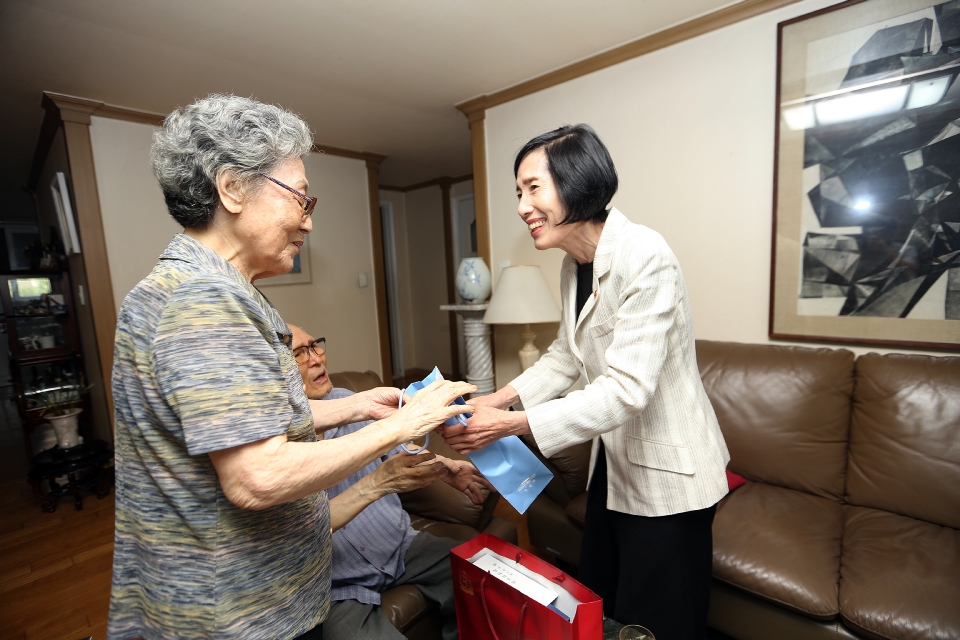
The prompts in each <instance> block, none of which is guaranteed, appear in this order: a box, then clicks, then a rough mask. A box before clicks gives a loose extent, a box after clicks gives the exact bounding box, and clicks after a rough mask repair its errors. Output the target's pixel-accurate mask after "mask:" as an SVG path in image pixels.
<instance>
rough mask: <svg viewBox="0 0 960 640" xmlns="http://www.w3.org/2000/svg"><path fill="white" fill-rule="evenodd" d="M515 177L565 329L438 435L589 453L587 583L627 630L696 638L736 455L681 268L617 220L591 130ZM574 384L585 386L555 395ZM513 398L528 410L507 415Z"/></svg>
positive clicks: (609, 170) (547, 137) (566, 135)
mask: <svg viewBox="0 0 960 640" xmlns="http://www.w3.org/2000/svg"><path fill="white" fill-rule="evenodd" d="M514 174H515V175H516V179H517V196H518V198H519V200H520V205H519V210H518V212H519V214H520V217H521V218H522V219H523V221H524V223H525V224H526V225H527V227H528V229H529V231H530V235H531V237H532V238H533V242H534V244H535V246H536V248H537V249H540V250H544V249H551V248H559V249H562V250H563V251H565V252H566V254H567V255H566V257H565V258H564V261H563V267H562V271H561V276H560V290H561V296H562V298H563V312H562V316H561V322H560V331H559V333H558V336H557V339H556V341H554V343H553V344H552V345H551V346H550V348H549V350H548V352H547V353H546V354H545V355H544V356H543V357H542V358H541V359H540V360H539V361H538V362H537V363H536V364H535V365H534V366H533V367H531V368H530V369H528V370H527V371H525V372H524V373H523V374H521V375H520V376H519V377H517V378H516V379H515V380H513V381H512V382H511V383H510V384H508V385H507V386H505V387H503V388H502V389H500V390H499V391H498V392H496V393H494V394H491V395H489V396H483V397H479V398H475V399H473V400H472V401H471V402H472V403H474V404H475V405H476V413H475V414H474V417H473V418H472V419H471V420H470V421H469V422H468V424H467V426H466V427H455V428H446V429H445V432H444V436H445V437H446V438H447V441H448V442H449V444H450V445H451V446H453V448H454V449H457V450H458V451H460V452H463V453H466V452H471V451H475V450H477V449H480V448H482V447H484V446H486V445H487V444H489V443H490V442H492V441H494V440H496V439H497V438H500V437H503V436H506V435H518V434H523V433H532V434H533V437H534V438H535V440H536V442H537V445H538V446H539V448H540V450H541V451H542V453H543V454H544V455H546V456H550V455H552V454H554V453H556V452H558V451H560V450H562V449H565V448H566V447H569V446H571V445H574V444H578V443H581V442H586V441H593V449H592V453H591V463H590V481H589V485H588V487H589V496H588V501H587V512H586V520H585V524H584V536H583V546H582V551H581V562H580V579H581V581H582V582H583V583H584V584H585V585H586V586H588V587H590V588H591V589H593V590H594V591H595V592H596V593H597V594H598V595H600V596H601V597H602V598H603V601H604V612H605V614H606V615H607V616H609V617H612V618H614V619H615V620H617V621H619V622H622V623H625V624H641V625H644V626H646V627H647V628H649V629H650V631H652V632H653V634H654V635H655V636H656V637H657V639H658V640H672V639H678V638H691V639H692V638H697V639H702V638H703V636H704V633H705V629H706V618H707V607H708V604H709V594H710V572H711V563H712V553H713V552H712V549H713V540H712V535H711V525H712V522H713V516H714V513H715V510H716V504H717V502H718V501H719V500H720V499H721V498H722V497H723V496H724V495H725V494H726V492H727V483H726V476H725V473H724V469H725V468H726V465H727V462H728V461H729V454H728V453H727V448H726V445H725V444H724V441H723V435H722V434H721V432H720V428H719V426H718V424H717V418H716V416H715V414H714V412H713V408H712V407H711V405H710V401H709V399H708V398H707V395H706V392H705V391H704V389H703V385H702V384H701V382H700V375H699V372H698V369H697V361H696V353H695V348H694V336H693V319H692V317H691V315H690V303H689V300H688V298H687V291H686V287H685V285H684V281H683V275H682V274H681V272H680V265H679V264H678V263H677V259H676V256H674V254H673V252H672V251H671V250H670V248H669V247H668V246H667V244H666V242H665V241H664V239H663V237H661V236H660V235H659V234H658V233H656V232H655V231H652V230H651V229H648V228H646V227H644V226H642V225H638V224H634V223H632V222H630V221H629V220H627V218H626V217H624V215H623V214H622V213H620V212H619V211H617V209H615V208H608V207H609V203H610V200H611V199H612V198H613V195H614V193H616V190H617V186H618V180H617V173H616V169H615V168H614V165H613V161H612V160H611V159H610V155H609V153H608V152H607V149H606V147H604V145H603V143H602V142H601V141H600V139H599V138H598V137H597V135H596V133H594V131H593V130H592V129H591V128H590V127H588V126H586V125H576V126H565V127H561V128H560V129H557V130H555V131H551V132H548V133H545V134H543V135H541V136H538V137H537V138H534V139H533V140H531V141H530V142H528V143H527V144H526V145H525V146H524V147H523V148H522V149H521V150H520V152H519V153H518V154H517V158H516V162H515V165H514ZM579 377H582V378H583V380H584V382H585V387H584V388H583V389H582V390H579V391H573V392H571V393H569V394H567V395H566V396H564V397H560V394H562V393H563V392H564V391H566V390H567V389H568V388H569V387H570V386H571V385H572V384H573V383H574V382H576V380H577V378H579ZM518 401H520V402H522V404H523V407H524V410H523V411H506V410H505V409H507V408H508V407H511V406H513V405H514V404H516V403H517V402H518Z"/></svg>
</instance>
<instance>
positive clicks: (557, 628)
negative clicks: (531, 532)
mask: <svg viewBox="0 0 960 640" xmlns="http://www.w3.org/2000/svg"><path fill="white" fill-rule="evenodd" d="M483 549H490V550H491V551H493V552H495V553H498V554H500V555H501V556H504V557H506V558H508V559H510V560H512V561H516V562H517V563H519V564H520V565H521V566H523V567H525V568H527V569H529V570H531V571H533V572H534V573H537V574H539V575H541V576H543V577H545V578H547V579H548V580H550V581H551V582H553V583H555V584H558V585H560V586H561V587H563V588H564V589H565V590H566V591H567V592H568V593H569V594H570V595H572V596H573V597H574V598H576V599H577V600H579V601H580V603H581V604H579V605H577V607H576V611H577V613H576V615H575V616H574V617H573V620H572V621H568V620H567V619H566V618H565V617H564V616H562V615H560V614H559V613H557V612H556V611H554V610H553V609H550V608H548V607H546V606H544V605H542V604H540V603H539V602H537V601H535V600H533V599H532V598H528V597H527V596H525V595H524V594H522V593H520V592H519V591H517V590H516V589H514V588H513V587H512V586H510V585H509V584H507V583H506V582H503V581H502V580H500V579H499V578H497V577H496V576H493V575H491V574H489V573H487V572H486V571H484V570H483V569H480V568H479V567H477V566H475V565H474V564H473V563H471V562H470V558H472V557H473V556H474V555H476V554H477V553H479V552H480V551H481V550H483ZM450 564H451V568H452V570H453V591H454V600H455V602H456V607H457V628H458V629H459V631H460V640H521V639H523V640H540V639H541V638H543V639H549V640H603V603H602V601H601V600H600V597H599V596H598V595H597V594H595V593H594V592H592V591H590V590H589V589H587V588H586V587H585V586H583V585H582V584H580V583H579V582H577V581H576V580H574V579H573V578H571V577H570V576H568V575H567V574H565V573H564V572H563V571H560V570H559V569H557V568H556V567H554V566H553V565H551V564H550V563H548V562H544V561H543V560H541V559H540V558H538V557H536V556H535V555H533V554H532V553H529V552H527V551H523V550H522V549H520V548H519V547H516V546H514V545H512V544H510V543H509V542H504V541H503V540H501V539H500V538H498V537H496V536H493V535H490V534H489V533H481V534H480V535H479V536H477V537H476V538H474V539H473V540H470V541H469V542H465V543H463V544H461V545H460V546H458V547H454V548H453V549H451V551H450Z"/></svg>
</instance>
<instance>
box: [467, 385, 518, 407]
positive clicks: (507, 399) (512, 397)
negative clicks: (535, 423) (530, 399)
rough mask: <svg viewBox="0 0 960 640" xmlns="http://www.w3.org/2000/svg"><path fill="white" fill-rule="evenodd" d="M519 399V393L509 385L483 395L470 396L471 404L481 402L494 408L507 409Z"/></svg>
mask: <svg viewBox="0 0 960 640" xmlns="http://www.w3.org/2000/svg"><path fill="white" fill-rule="evenodd" d="M519 400H520V394H518V393H517V390H516V389H514V388H513V387H512V386H511V385H509V384H508V385H507V386H505V387H503V388H502V389H500V390H499V391H497V392H496V393H489V394H487V395H485V396H478V397H476V398H471V399H470V402H472V403H473V404H475V405H476V404H481V405H484V406H487V407H493V408H494V409H509V408H510V407H512V406H513V405H515V404H517V402H518V401H519Z"/></svg>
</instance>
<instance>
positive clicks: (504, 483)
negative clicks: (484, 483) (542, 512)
mask: <svg viewBox="0 0 960 640" xmlns="http://www.w3.org/2000/svg"><path fill="white" fill-rule="evenodd" d="M467 457H468V458H470V461H471V462H473V464H474V465H476V467H477V469H478V470H479V471H480V473H482V474H483V475H484V477H485V478H486V479H487V480H489V481H490V484H492V485H493V486H494V487H496V488H497V491H499V492H500V495H502V496H503V497H504V498H505V499H506V501H507V502H509V503H510V504H512V505H513V508H514V509H516V510H517V511H519V512H520V513H523V512H524V511H526V510H527V507H529V506H530V504H531V503H532V502H533V501H534V500H536V498H537V496H538V495H540V492H541V491H543V490H544V488H545V487H546V486H547V483H549V482H550V480H552V479H553V473H551V472H550V470H549V469H547V468H546V467H545V466H544V464H543V463H542V462H540V459H539V458H538V457H537V456H536V455H534V453H533V452H532V451H530V449H528V448H527V446H526V445H525V444H523V442H521V441H520V438H518V437H517V436H507V437H506V438H500V439H499V440H497V441H496V442H493V443H491V444H489V445H487V446H486V447H484V448H483V449H480V450H479V451H474V452H473V453H468V454H467Z"/></svg>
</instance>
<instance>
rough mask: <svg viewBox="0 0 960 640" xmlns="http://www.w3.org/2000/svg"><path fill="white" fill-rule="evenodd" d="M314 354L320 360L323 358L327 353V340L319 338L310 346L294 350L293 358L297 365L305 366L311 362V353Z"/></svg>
mask: <svg viewBox="0 0 960 640" xmlns="http://www.w3.org/2000/svg"><path fill="white" fill-rule="evenodd" d="M311 351H312V352H313V353H314V355H316V356H317V357H318V358H319V357H321V356H322V355H323V354H324V353H326V351H327V339H326V338H317V339H316V340H314V341H313V342H311V343H310V344H308V345H306V346H303V347H297V348H296V349H294V350H293V358H294V360H296V361H297V364H304V363H306V362H307V361H308V360H310V352H311Z"/></svg>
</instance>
